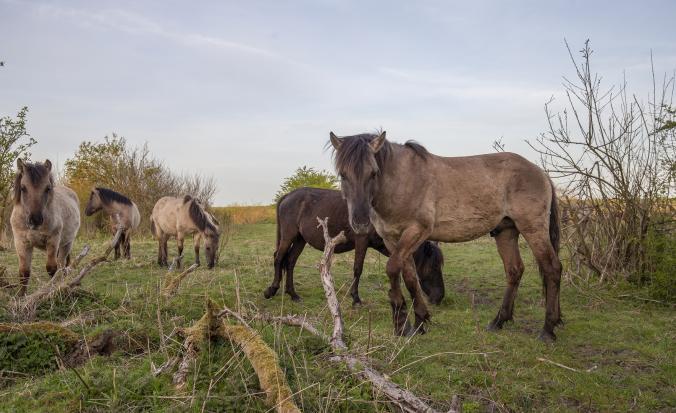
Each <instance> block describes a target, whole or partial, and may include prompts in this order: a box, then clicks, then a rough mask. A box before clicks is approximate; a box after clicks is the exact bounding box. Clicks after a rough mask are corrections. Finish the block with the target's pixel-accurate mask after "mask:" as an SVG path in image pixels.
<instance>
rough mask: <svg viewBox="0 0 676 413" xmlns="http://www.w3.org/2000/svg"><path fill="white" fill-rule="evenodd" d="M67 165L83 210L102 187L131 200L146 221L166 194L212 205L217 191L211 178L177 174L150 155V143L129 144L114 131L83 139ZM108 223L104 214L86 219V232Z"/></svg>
mask: <svg viewBox="0 0 676 413" xmlns="http://www.w3.org/2000/svg"><path fill="white" fill-rule="evenodd" d="M65 166H66V169H65V177H64V180H65V183H66V185H68V186H70V187H71V188H72V189H73V190H75V192H76V193H77V194H78V196H79V197H80V207H81V209H82V210H84V207H85V206H86V204H87V201H88V199H89V192H90V191H91V189H92V188H93V187H95V186H103V187H107V188H110V189H113V190H115V191H118V192H120V193H122V194H125V195H127V196H128V197H129V198H130V199H132V200H133V201H134V202H135V203H136V204H137V205H138V208H139V211H140V213H141V217H142V220H144V221H146V222H147V219H148V217H149V216H150V213H151V212H152V208H153V206H154V205H155V202H157V200H158V199H159V198H161V197H163V196H167V195H172V196H181V195H185V194H190V195H192V196H193V197H195V198H197V199H199V200H201V201H202V202H203V203H204V204H206V205H209V204H210V203H211V202H212V200H213V196H214V194H215V192H216V183H215V181H214V179H213V178H212V177H205V176H202V175H198V174H194V175H189V174H183V175H177V174H175V173H173V172H172V171H171V170H170V169H169V167H167V166H166V165H165V164H164V163H163V162H162V161H159V160H157V159H156V158H154V157H153V156H152V155H151V153H150V149H149V147H148V145H147V144H144V145H143V146H139V147H130V146H128V145H127V142H126V140H125V139H124V138H121V137H118V136H117V135H115V134H113V136H112V137H110V138H109V137H105V138H104V140H103V142H98V143H97V142H90V141H86V142H82V143H81V144H80V146H79V148H78V150H77V151H76V153H75V155H74V156H73V157H72V158H70V159H68V160H67V161H66V164H65ZM106 225H107V224H106V220H105V217H103V216H99V217H97V218H95V219H87V220H84V221H83V227H84V229H85V231H86V232H90V233H91V232H92V231H94V230H97V229H99V228H102V227H105V226H106ZM141 229H142V230H147V229H148V225H142V226H141Z"/></svg>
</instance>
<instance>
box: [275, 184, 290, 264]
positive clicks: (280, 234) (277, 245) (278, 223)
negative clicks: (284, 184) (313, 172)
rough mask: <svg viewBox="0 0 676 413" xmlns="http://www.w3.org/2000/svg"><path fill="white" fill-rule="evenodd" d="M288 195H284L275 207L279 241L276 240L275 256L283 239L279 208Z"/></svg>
mask: <svg viewBox="0 0 676 413" xmlns="http://www.w3.org/2000/svg"><path fill="white" fill-rule="evenodd" d="M287 195H289V194H284V195H282V197H281V198H279V201H277V205H276V206H275V220H276V224H277V239H276V240H275V254H277V250H278V249H279V242H280V241H281V239H282V230H281V225H282V223H281V222H280V221H279V206H280V205H281V204H282V202H283V201H284V199H285V198H286V196H287Z"/></svg>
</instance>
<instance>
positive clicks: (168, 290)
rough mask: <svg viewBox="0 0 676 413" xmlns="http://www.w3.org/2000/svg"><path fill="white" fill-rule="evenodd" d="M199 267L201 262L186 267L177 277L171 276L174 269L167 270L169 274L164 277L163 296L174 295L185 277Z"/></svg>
mask: <svg viewBox="0 0 676 413" xmlns="http://www.w3.org/2000/svg"><path fill="white" fill-rule="evenodd" d="M197 267H199V264H193V265H191V266H190V267H188V268H186V269H185V270H184V271H183V272H182V273H180V274H178V275H177V276H175V277H172V276H171V273H172V270H171V269H170V270H169V271H168V272H167V275H166V276H165V279H164V287H163V288H162V296H163V297H164V298H169V297H173V296H174V295H175V294H176V292H178V287H180V286H181V282H182V281H183V279H184V278H185V277H187V276H188V274H190V273H191V272H193V271H195V270H196V269H197Z"/></svg>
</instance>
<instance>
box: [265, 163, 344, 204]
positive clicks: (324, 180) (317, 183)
mask: <svg viewBox="0 0 676 413" xmlns="http://www.w3.org/2000/svg"><path fill="white" fill-rule="evenodd" d="M304 186H309V187H312V188H325V189H338V178H337V177H336V176H335V175H333V174H332V173H330V172H327V171H324V170H322V171H317V170H316V169H315V168H313V167H308V166H302V167H300V168H298V169H296V172H294V173H293V175H291V176H289V177H286V178H284V181H283V182H282V186H281V187H280V188H279V191H277V193H276V194H275V202H277V201H279V199H280V198H281V197H283V196H284V195H286V194H288V193H289V192H291V191H293V190H294V189H298V188H302V187H304Z"/></svg>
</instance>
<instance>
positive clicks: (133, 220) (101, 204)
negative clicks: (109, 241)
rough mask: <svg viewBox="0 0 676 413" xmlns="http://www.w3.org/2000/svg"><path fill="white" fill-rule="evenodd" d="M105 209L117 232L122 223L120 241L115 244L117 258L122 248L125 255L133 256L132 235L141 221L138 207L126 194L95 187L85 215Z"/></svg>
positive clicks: (111, 224) (113, 228)
mask: <svg viewBox="0 0 676 413" xmlns="http://www.w3.org/2000/svg"><path fill="white" fill-rule="evenodd" d="M101 210H103V211H104V212H105V213H106V214H107V215H108V216H109V218H110V227H111V229H112V231H113V233H115V231H117V228H118V226H119V225H122V228H123V230H122V235H121V236H120V241H119V242H118V243H117V244H115V259H118V258H120V248H121V249H122V253H123V254H124V257H125V258H127V259H130V258H131V235H132V233H133V232H134V230H136V228H138V226H139V224H140V223H141V214H140V213H139V211H138V207H137V206H136V204H135V203H134V202H132V201H131V200H130V199H129V198H127V197H126V196H124V195H122V194H120V193H118V192H115V191H113V190H112V189H108V188H100V187H99V188H94V189H92V192H91V193H90V194H89V202H88V203H87V207H86V208H85V215H87V216H91V215H93V214H95V213H97V212H99V211H101Z"/></svg>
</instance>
